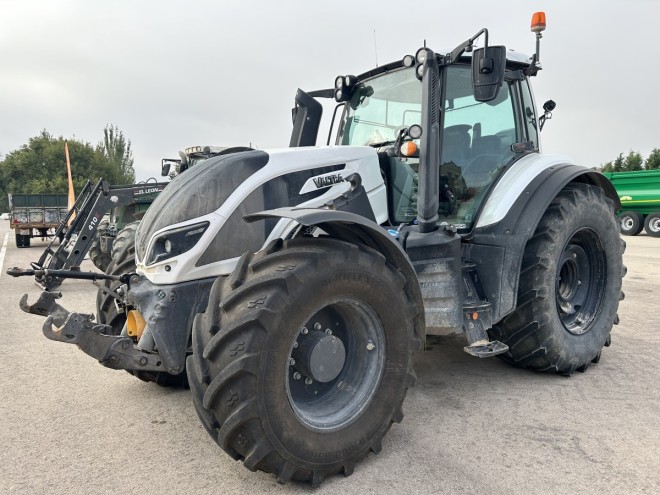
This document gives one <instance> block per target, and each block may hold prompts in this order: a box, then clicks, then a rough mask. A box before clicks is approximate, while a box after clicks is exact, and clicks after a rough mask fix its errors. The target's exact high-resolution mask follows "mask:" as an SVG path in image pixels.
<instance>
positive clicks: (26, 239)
mask: <svg viewBox="0 0 660 495" xmlns="http://www.w3.org/2000/svg"><path fill="white" fill-rule="evenodd" d="M16 247H17V248H29V247H30V236H29V235H21V234H18V233H17V234H16Z"/></svg>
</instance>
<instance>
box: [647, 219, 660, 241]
mask: <svg viewBox="0 0 660 495" xmlns="http://www.w3.org/2000/svg"><path fill="white" fill-rule="evenodd" d="M644 230H646V233H647V234H648V235H650V236H652V237H660V213H651V214H650V215H647V216H646V219H645V220H644Z"/></svg>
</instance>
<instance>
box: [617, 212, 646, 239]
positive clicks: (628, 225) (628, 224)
mask: <svg viewBox="0 0 660 495" xmlns="http://www.w3.org/2000/svg"><path fill="white" fill-rule="evenodd" d="M619 221H620V222H621V233H622V234H623V235H637V234H639V233H640V232H641V231H642V228H644V219H643V218H642V215H641V214H639V213H637V212H636V211H624V212H623V213H621V214H620V215H619Z"/></svg>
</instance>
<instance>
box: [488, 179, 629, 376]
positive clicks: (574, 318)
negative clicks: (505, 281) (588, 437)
mask: <svg viewBox="0 0 660 495" xmlns="http://www.w3.org/2000/svg"><path fill="white" fill-rule="evenodd" d="M624 249H625V243H624V242H623V240H622V239H621V238H620V237H619V229H618V226H617V220H616V217H615V215H614V206H613V203H612V201H610V200H609V199H607V198H606V197H605V195H604V193H603V191H602V190H601V189H600V188H598V187H595V186H590V185H586V184H570V185H568V186H566V187H565V188H564V189H563V190H562V191H561V192H560V193H559V194H558V195H557V197H556V198H555V199H554V200H553V201H552V203H551V204H550V206H549V207H548V209H547V211H546V212H545V214H544V215H543V217H542V219H541V221H540V222H539V225H538V227H537V229H536V232H535V233H534V236H533V237H532V238H531V239H530V240H529V242H528V243H527V246H526V248H525V253H524V257H523V262H522V268H521V271H520V283H519V289H518V307H517V308H516V310H515V311H514V312H513V313H512V314H510V315H509V316H507V317H506V318H504V319H503V320H502V321H501V322H500V323H499V324H498V325H496V326H495V327H494V328H493V329H492V330H491V333H492V336H493V337H494V338H495V339H497V340H500V341H502V342H504V343H505V344H507V345H508V346H509V352H507V353H505V354H502V355H501V356H500V357H501V358H502V359H504V360H506V361H508V362H509V363H511V364H514V365H516V366H520V367H524V368H530V369H533V370H537V371H555V372H558V373H561V374H564V375H571V374H572V373H573V372H574V371H576V370H577V371H584V370H586V368H587V367H588V366H589V364H590V363H597V362H598V361H599V359H600V354H601V349H602V347H603V346H604V345H609V343H610V341H611V340H610V339H611V338H610V332H611V330H612V325H613V324H615V323H618V316H617V309H618V307H619V300H620V299H622V298H623V293H622V292H621V279H622V276H623V274H624V273H625V267H624V266H623V262H622V255H623V251H624Z"/></svg>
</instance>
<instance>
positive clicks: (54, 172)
mask: <svg viewBox="0 0 660 495" xmlns="http://www.w3.org/2000/svg"><path fill="white" fill-rule="evenodd" d="M64 142H65V139H64V138H63V137H62V136H60V137H59V138H54V137H52V136H51V135H50V134H49V133H48V132H47V131H46V130H43V131H42V132H41V133H40V134H39V135H38V136H35V137H32V138H30V139H29V141H28V143H27V144H24V145H23V146H21V148H20V149H18V150H15V151H11V152H9V153H8V154H7V155H6V156H4V159H3V160H2V161H0V210H2V211H8V207H9V206H8V201H7V193H27V194H38V193H54V194H66V192H67V191H68V185H67V172H66V158H65V155H64ZM67 142H68V146H69V156H70V158H71V175H72V178H73V187H74V189H75V191H76V192H78V191H80V189H81V188H82V187H83V185H84V184H85V183H86V182H87V180H88V179H89V180H92V181H93V182H96V181H98V179H99V178H101V177H103V178H104V179H106V180H107V181H108V182H110V184H120V183H122V181H121V179H122V177H121V176H120V175H119V173H118V172H117V170H116V169H115V167H113V166H112V165H111V163H110V161H109V160H108V158H106V157H105V156H104V155H103V154H102V153H100V152H99V151H98V150H96V149H95V148H94V147H93V146H92V145H91V144H90V143H85V142H82V141H77V140H75V139H70V140H67Z"/></svg>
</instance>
